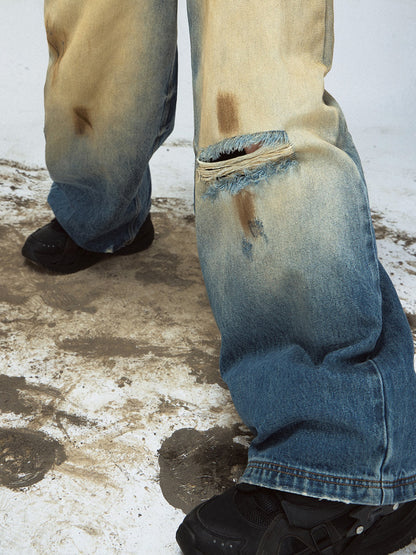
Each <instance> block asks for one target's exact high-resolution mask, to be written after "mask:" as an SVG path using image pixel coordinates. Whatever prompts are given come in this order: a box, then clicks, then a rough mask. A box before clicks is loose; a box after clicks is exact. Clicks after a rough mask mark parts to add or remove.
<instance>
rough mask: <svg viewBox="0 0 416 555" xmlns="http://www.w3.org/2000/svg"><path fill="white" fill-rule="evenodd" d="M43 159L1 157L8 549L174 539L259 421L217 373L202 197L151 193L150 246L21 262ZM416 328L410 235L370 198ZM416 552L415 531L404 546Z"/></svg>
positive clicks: (38, 213) (225, 481) (241, 454)
mask: <svg viewBox="0 0 416 555" xmlns="http://www.w3.org/2000/svg"><path fill="white" fill-rule="evenodd" d="M48 187H49V181H48V176H47V173H46V172H45V171H44V170H38V169H34V168H28V167H25V166H22V165H19V164H13V163H10V162H6V161H3V163H0V197H1V208H0V216H1V225H0V249H1V250H0V252H1V282H0V345H1V353H0V411H1V421H0V484H1V487H0V553H2V554H3V553H5V554H9V553H10V554H19V555H20V554H42V555H43V554H45V553H54V554H65V555H66V554H72V553H74V554H75V553H83V554H88V555H89V554H94V553H97V554H106V553H108V554H111V553H122V554H130V553H131V554H178V553H179V551H178V549H177V547H176V545H175V542H174V534H175V530H176V527H177V526H178V524H179V523H180V522H181V520H182V518H183V512H186V511H188V510H189V509H190V508H191V507H192V506H194V505H195V504H197V503H199V502H200V501H201V500H202V499H206V498H209V497H211V496H212V495H213V494H214V493H217V492H219V491H221V490H223V489H225V488H226V487H229V485H231V484H232V483H234V481H235V480H236V479H237V478H238V476H239V475H240V473H241V471H242V469H243V467H244V464H245V460H246V449H247V444H248V441H249V435H248V432H247V430H246V429H245V428H244V426H242V425H241V423H240V420H239V418H238V415H237V414H236V413H235V410H234V408H233V405H232V402H231V399H230V396H229V393H228V391H227V390H226V388H225V386H224V384H223V382H222V380H221V378H220V377H219V373H218V353H219V334H218V330H217V328H216V325H215V323H214V320H213V317H212V315H211V312H210V309H209V305H208V300H207V296H206V293H205V288H204V285H203V281H202V276H201V273H200V269H199V264H198V257H197V252H196V243H195V230H194V218H193V214H192V206H191V205H190V204H189V203H188V202H187V201H185V200H178V199H162V198H158V199H155V200H154V204H153V210H152V214H153V221H154V224H155V228H156V240H155V242H154V245H153V246H152V248H151V249H149V250H148V251H146V252H144V253H139V254H137V255H132V256H128V257H119V258H117V257H116V258H109V259H107V260H105V261H103V262H101V263H100V264H98V265H96V266H94V267H92V268H90V269H88V270H85V271H83V272H80V273H78V274H74V275H70V276H57V275H53V274H50V273H48V272H45V271H42V270H40V269H37V268H35V267H33V266H31V265H29V264H27V263H25V262H24V260H23V258H22V257H21V255H20V248H21V245H22V243H23V241H24V239H25V237H26V236H27V234H29V233H30V232H31V231H33V230H34V229H36V228H37V227H39V225H41V224H43V223H46V222H47V221H49V219H50V217H51V216H50V211H49V209H48V207H47V205H46V204H45V200H44V199H45V196H46V193H47V190H48ZM374 221H375V226H376V231H377V235H378V239H379V248H380V256H381V257H382V259H383V262H384V263H385V265H386V267H387V269H388V271H389V273H390V274H391V275H392V278H393V280H394V282H395V284H396V286H397V288H398V291H399V294H400V296H401V298H402V301H403V303H404V306H405V309H406V312H407V315H408V319H409V322H410V323H411V326H412V328H413V331H414V332H415V333H416V300H415V291H416V262H415V260H416V259H415V249H416V237H412V236H410V235H408V234H406V233H404V232H403V231H400V230H398V229H396V228H392V227H391V226H390V224H389V223H388V222H387V221H386V220H385V218H384V217H383V215H382V214H374ZM413 552H416V545H414V546H413V548H411V547H409V548H407V549H405V550H402V551H401V553H402V554H405V553H406V554H410V553H413Z"/></svg>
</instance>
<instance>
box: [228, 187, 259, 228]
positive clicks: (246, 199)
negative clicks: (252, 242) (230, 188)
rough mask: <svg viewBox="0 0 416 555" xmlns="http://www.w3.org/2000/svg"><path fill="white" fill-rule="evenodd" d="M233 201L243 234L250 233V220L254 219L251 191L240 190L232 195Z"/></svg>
mask: <svg viewBox="0 0 416 555" xmlns="http://www.w3.org/2000/svg"><path fill="white" fill-rule="evenodd" d="M233 201H234V205H235V207H236V210H237V214H238V217H239V220H240V223H241V226H242V228H243V230H244V233H245V235H246V236H248V235H252V233H251V222H253V221H255V220H256V218H255V213H254V198H253V193H251V192H250V191H247V190H243V191H240V192H239V193H237V194H236V195H235V196H234V197H233Z"/></svg>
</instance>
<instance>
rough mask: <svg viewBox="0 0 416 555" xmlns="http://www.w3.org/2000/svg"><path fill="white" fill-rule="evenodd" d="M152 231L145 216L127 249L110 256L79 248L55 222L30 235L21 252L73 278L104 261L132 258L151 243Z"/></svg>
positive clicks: (47, 267) (32, 260)
mask: <svg viewBox="0 0 416 555" xmlns="http://www.w3.org/2000/svg"><path fill="white" fill-rule="evenodd" d="M153 238H154V229H153V224H152V220H151V218H150V214H149V215H148V216H147V218H146V220H145V222H144V223H143V225H142V227H141V228H140V229H139V231H138V233H137V235H136V237H135V238H134V239H133V240H132V241H131V242H130V243H129V244H128V245H126V246H124V247H122V248H121V249H119V250H117V251H115V252H114V253H112V254H108V253H103V252H92V251H87V250H85V249H83V248H82V247H79V246H78V245H77V244H76V243H74V241H73V240H72V239H71V237H70V236H69V235H68V234H67V232H66V231H65V230H64V229H63V227H62V226H61V225H60V223H59V222H58V220H57V219H56V218H54V219H53V220H52V221H51V222H49V223H48V224H47V225H44V226H43V227H41V228H40V229H38V230H36V231H35V232H34V233H32V234H31V235H29V237H28V238H27V239H26V242H25V244H24V245H23V248H22V254H23V256H24V257H25V258H27V259H28V260H30V261H31V262H34V263H35V264H38V265H40V266H43V267H44V268H46V269H48V270H51V271H53V272H57V273H59V274H72V273H74V272H78V271H79V270H84V269H85V268H88V267H89V266H92V265H93V264H96V263H97V262H99V261H100V260H102V259H103V258H108V257H109V256H116V255H126V254H134V253H135V252H140V251H143V250H145V249H147V248H148V247H150V245H151V244H152V242H153Z"/></svg>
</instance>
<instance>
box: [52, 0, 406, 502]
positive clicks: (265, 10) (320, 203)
mask: <svg viewBox="0 0 416 555" xmlns="http://www.w3.org/2000/svg"><path fill="white" fill-rule="evenodd" d="M176 8H177V6H176V1H175V0H142V1H140V2H139V1H138V0H124V1H123V2H122V3H118V2H114V1H113V0H99V1H98V0H95V1H94V0H46V2H45V14H46V27H47V36H48V42H49V45H50V64H49V68H48V75H47V81H46V87H45V102H46V123H45V133H46V140H47V149H46V155H47V165H48V169H49V171H50V174H51V176H52V178H53V180H54V183H53V186H52V188H51V191H50V194H49V202H50V205H51V207H52V209H53V210H54V212H55V214H56V216H57V218H58V220H59V221H60V222H61V224H62V225H63V226H64V228H65V229H66V230H67V231H68V233H69V234H70V235H71V236H72V237H73V239H74V240H75V241H76V242H77V243H78V244H79V245H81V246H83V247H84V248H87V249H89V250H97V251H108V252H112V251H113V250H115V249H117V248H119V247H120V246H122V245H124V244H125V243H126V242H127V241H129V240H130V239H131V238H132V237H134V235H135V234H136V233H137V231H138V229H139V228H140V226H141V224H142V223H143V221H144V220H145V218H146V216H147V214H148V212H149V209H150V195H151V190H150V189H151V185H150V173H149V167H148V161H149V159H150V157H151V155H152V153H153V152H154V151H155V150H156V149H157V148H158V146H159V145H160V144H161V143H162V142H163V141H164V139H165V138H166V137H167V136H168V135H169V133H170V131H171V130H172V127H173V120H174V112H175V99H176V75H177V57H176ZM188 16H189V24H190V30H191V43H192V70H193V85H194V108H195V151H196V184H195V205H196V227H197V238H198V249H199V255H200V261H201V266H202V270H203V274H204V279H205V282H206V287H207V290H208V294H209V298H210V302H211V306H212V310H213V312H214V316H215V318H216V321H217V323H218V326H219V329H220V331H221V336H222V347H221V360H220V367H221V372H222V376H223V378H224V380H225V381H226V383H227V384H228V386H229V389H230V391H231V395H232V398H233V401H234V403H235V405H236V407H237V410H238V411H239V414H240V415H241V418H242V419H243V421H244V422H245V423H246V424H247V426H249V427H250V429H251V430H252V431H253V432H254V434H255V438H254V440H253V441H252V444H251V446H250V449H249V461H248V466H247V468H246V470H245V473H244V475H243V477H242V481H244V482H249V483H253V484H257V485H262V486H266V487H270V488H276V489H282V490H286V491H291V492H295V493H301V494H306V495H309V496H313V497H321V498H328V499H335V500H342V501H349V502H353V503H362V504H369V505H377V504H391V503H395V502H402V501H407V500H411V499H414V498H415V497H416V425H415V415H416V380H415V373H414V368H413V342H412V337H411V333H410V329H409V326H408V324H407V321H406V318H405V315H404V313H403V310H402V308H401V306H400V303H399V300H398V297H397V295H396V292H395V290H394V288H393V286H392V284H391V282H390V279H389V278H388V276H387V274H386V272H385V271H384V269H383V268H382V267H381V266H380V264H379V262H378V259H377V252H376V244H375V237H374V231H373V228H372V224H371V218H370V212H369V207H368V200H367V192H366V185H365V181H364V176H363V172H362V168H361V163H360V160H359V157H358V154H357V152H356V150H355V148H354V145H353V142H352V140H351V136H350V134H349V132H348V130H347V127H346V123H345V119H344V116H343V114H342V112H341V110H340V108H339V106H338V105H337V103H336V102H335V100H334V99H333V98H332V97H331V96H330V95H329V94H328V93H327V92H325V91H324V77H325V74H326V73H327V72H328V71H329V69H330V65H331V61H332V50H333V7H332V0H291V1H290V2H287V1H286V0H263V1H262V2H253V1H252V0H239V1H238V2H226V1H224V0H189V1H188ZM254 146H255V147H256V149H255V150H253V148H249V147H254ZM257 147H258V148H257Z"/></svg>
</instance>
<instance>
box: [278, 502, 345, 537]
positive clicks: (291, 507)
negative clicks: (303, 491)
mask: <svg viewBox="0 0 416 555" xmlns="http://www.w3.org/2000/svg"><path fill="white" fill-rule="evenodd" d="M284 495H285V497H286V496H288V497H289V496H290V495H291V494H289V495H288V494H284ZM294 497H295V498H296V499H290V498H285V499H282V501H281V506H282V509H283V510H284V512H285V514H286V517H287V519H288V521H289V523H290V524H291V525H292V526H298V527H300V528H307V529H308V528H313V527H314V526H317V525H318V524H320V523H322V522H326V521H328V520H334V519H335V518H338V517H340V516H343V515H345V514H346V513H348V512H349V511H350V510H351V506H349V505H346V504H345V503H338V502H336V501H325V500H323V501H320V500H319V499H312V498H310V497H302V496H299V495H296V496H294Z"/></svg>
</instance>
